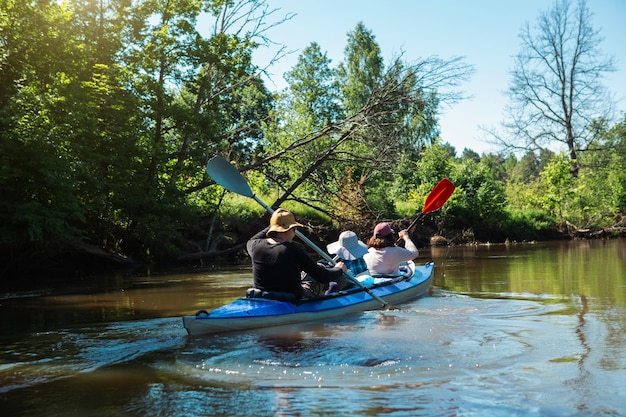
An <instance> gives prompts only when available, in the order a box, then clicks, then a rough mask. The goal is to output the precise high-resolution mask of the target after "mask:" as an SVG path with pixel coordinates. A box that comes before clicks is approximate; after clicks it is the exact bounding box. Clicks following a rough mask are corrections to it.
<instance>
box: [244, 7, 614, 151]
mask: <svg viewBox="0 0 626 417" xmlns="http://www.w3.org/2000/svg"><path fill="white" fill-rule="evenodd" d="M267 1H268V4H269V7H270V9H279V10H278V11H277V12H276V13H277V16H283V15H285V14H287V13H295V16H294V17H293V18H291V19H290V20H288V21H286V22H283V23H281V24H280V25H277V26H275V27H273V28H271V29H269V30H268V32H267V33H266V35H267V36H268V37H269V38H270V39H271V40H272V41H273V42H276V43H278V44H281V45H285V47H286V49H287V50H289V51H293V53H291V54H289V55H288V56H287V57H285V58H283V59H282V60H281V61H280V63H279V64H276V65H273V66H272V67H270V68H269V72H270V74H271V80H268V83H267V85H268V87H269V88H270V89H272V90H274V91H277V90H280V89H282V88H284V87H286V85H287V84H286V82H285V80H284V78H283V74H284V73H285V72H287V71H289V70H290V69H291V68H292V67H293V66H294V65H295V63H296V62H297V58H298V55H299V54H300V53H301V52H302V51H303V50H304V49H305V48H306V47H307V46H308V45H309V44H310V43H311V42H317V43H318V44H319V45H320V48H321V50H322V51H323V52H325V53H326V54H327V57H328V58H329V59H330V60H331V64H330V65H331V66H332V67H335V66H336V65H337V64H338V63H339V62H341V61H342V60H343V52H344V48H345V46H346V43H347V33H348V32H350V31H352V30H354V28H355V27H356V25H357V23H359V22H363V24H364V25H365V27H366V28H367V29H368V30H370V31H371V33H372V34H373V35H374V37H375V40H376V42H377V43H378V45H379V46H380V49H381V55H382V57H383V59H384V62H385V64H388V63H389V62H391V60H392V58H394V57H396V56H398V55H399V54H401V53H402V54H403V57H404V60H405V61H406V62H416V61H418V60H420V59H423V58H427V57H432V56H437V57H439V58H441V59H444V60H449V59H452V58H454V57H464V62H465V63H466V64H470V65H472V66H473V67H474V70H475V73H474V75H473V76H472V77H471V79H470V81H469V82H467V83H464V84H463V85H461V87H460V88H461V89H462V90H463V93H464V95H466V96H467V97H469V98H467V99H465V100H463V101H461V102H459V103H456V104H454V105H453V106H451V107H450V108H442V109H441V111H442V114H441V115H440V119H439V121H440V123H439V125H440V129H441V138H442V140H443V141H444V142H448V143H449V144H451V145H452V146H454V147H455V148H456V150H457V154H459V155H460V154H461V153H462V152H463V150H464V149H465V148H469V149H472V150H474V151H476V152H478V153H483V152H495V151H497V150H498V149H497V148H496V147H494V145H491V144H489V143H488V141H487V139H488V135H487V134H486V133H485V132H484V129H485V128H486V129H493V128H495V129H499V125H500V123H501V122H502V121H503V120H504V117H505V115H504V108H505V105H506V103H507V98H506V97H505V96H504V95H503V92H504V91H505V90H506V89H507V87H508V84H509V81H510V77H509V71H510V70H511V69H512V68H513V56H514V55H515V54H516V53H518V52H519V50H520V47H521V43H520V41H519V38H518V35H519V33H520V29H521V28H522V26H523V25H524V24H525V23H529V24H530V25H531V26H533V25H534V24H535V23H536V22H537V18H538V17H539V14H540V12H545V11H548V10H549V9H550V8H551V7H552V5H553V0H507V1H504V0H389V1H381V0H267ZM588 6H589V8H590V10H591V12H592V13H593V17H592V21H591V22H592V25H593V27H594V28H595V29H596V30H599V31H600V36H601V37H603V38H604V41H603V42H602V44H601V46H600V50H601V51H602V53H603V54H605V55H610V56H613V57H614V58H615V61H616V67H617V69H618V70H617V71H615V72H612V73H609V74H607V75H606V76H605V79H604V82H603V84H604V85H605V86H606V87H608V88H609V89H610V90H611V91H612V92H613V94H614V95H615V96H616V99H618V100H619V102H618V106H617V107H618V115H619V114H621V113H623V112H625V111H626V24H625V23H624V22H626V0H588ZM274 52H275V49H272V48H266V49H262V50H261V51H259V52H258V53H257V54H256V55H255V58H254V59H255V60H259V61H258V62H257V65H263V60H264V59H265V60H269V58H270V57H271V56H272V55H273V53H274ZM267 62H269V61H267Z"/></svg>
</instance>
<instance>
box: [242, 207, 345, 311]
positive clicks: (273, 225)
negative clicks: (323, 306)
mask: <svg viewBox="0 0 626 417" xmlns="http://www.w3.org/2000/svg"><path fill="white" fill-rule="evenodd" d="M296 227H302V225H301V224H300V223H298V222H296V219H295V217H294V215H293V214H292V213H291V212H290V211H288V210H285V209H282V208H279V209H278V210H276V211H275V212H274V213H273V214H272V217H271V218H270V225H269V227H266V228H265V229H263V230H261V231H260V232H259V233H257V234H256V235H254V236H252V238H250V240H248V243H247V245H246V249H247V250H248V253H249V254H250V256H251V257H252V273H253V276H254V288H255V289H257V290H259V291H260V292H261V293H265V294H267V295H268V296H269V297H270V298H274V297H273V295H274V296H275V295H276V294H285V293H286V294H290V295H293V299H294V300H297V299H301V298H303V297H305V296H307V295H308V294H305V291H304V289H303V288H302V285H301V274H302V272H305V273H307V274H308V275H309V276H311V277H313V278H314V279H315V280H316V281H319V282H321V283H324V284H327V283H329V282H331V281H337V280H339V279H340V278H341V277H342V275H343V273H344V272H345V271H346V267H345V266H344V264H343V262H338V263H337V264H336V265H335V266H334V267H332V268H325V267H323V266H322V265H320V264H318V263H317V262H316V261H315V260H314V259H313V258H311V257H310V256H309V254H308V253H307V252H306V251H305V250H304V249H303V248H302V247H301V246H300V245H298V244H296V243H295V242H293V239H294V237H295V236H296ZM276 298H278V297H276ZM286 298H289V297H286Z"/></svg>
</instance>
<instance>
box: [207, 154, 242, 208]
mask: <svg viewBox="0 0 626 417" xmlns="http://www.w3.org/2000/svg"><path fill="white" fill-rule="evenodd" d="M206 173H207V174H208V175H209V177H211V178H212V179H213V181H215V183H216V184H219V185H221V186H222V187H224V188H226V189H227V190H228V191H232V192H233V193H237V194H239V195H242V196H244V197H250V198H253V197H254V193H253V192H252V190H251V189H250V186H249V185H248V182H247V181H246V179H245V178H244V177H243V176H242V175H241V173H240V172H239V171H238V170H237V168H235V167H234V166H233V165H232V164H231V163H230V162H228V161H227V160H226V159H224V158H223V157H221V156H220V155H216V156H214V157H213V158H211V159H210V160H209V162H207V164H206Z"/></svg>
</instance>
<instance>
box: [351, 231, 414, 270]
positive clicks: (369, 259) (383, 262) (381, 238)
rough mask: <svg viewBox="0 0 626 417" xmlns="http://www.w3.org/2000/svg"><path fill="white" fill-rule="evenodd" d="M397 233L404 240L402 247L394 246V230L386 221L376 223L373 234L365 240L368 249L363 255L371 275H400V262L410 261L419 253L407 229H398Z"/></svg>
mask: <svg viewBox="0 0 626 417" xmlns="http://www.w3.org/2000/svg"><path fill="white" fill-rule="evenodd" d="M398 235H399V236H400V238H401V239H403V240H404V248H402V247H400V246H396V239H395V236H394V230H393V229H392V228H391V226H389V224H388V223H378V224H377V225H376V227H375V228H374V234H373V235H372V237H370V238H369V240H368V241H367V246H368V247H369V251H368V252H367V254H365V256H364V257H363V258H364V259H365V263H366V264H367V269H369V272H370V274H371V275H391V276H397V275H400V271H399V266H400V262H406V261H410V260H411V259H414V258H415V257H417V255H419V251H418V250H417V247H416V246H415V244H414V243H413V241H412V240H411V238H410V237H409V232H408V231H406V230H400V232H398Z"/></svg>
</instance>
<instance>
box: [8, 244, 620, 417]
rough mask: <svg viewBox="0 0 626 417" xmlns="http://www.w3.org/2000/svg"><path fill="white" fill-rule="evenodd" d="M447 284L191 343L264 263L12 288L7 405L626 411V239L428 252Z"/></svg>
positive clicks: (86, 411) (424, 254) (229, 410)
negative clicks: (395, 300) (195, 327)
mask: <svg viewBox="0 0 626 417" xmlns="http://www.w3.org/2000/svg"><path fill="white" fill-rule="evenodd" d="M430 260H433V261H434V262H435V281H434V285H433V288H432V292H431V294H430V295H428V296H426V297H423V298H420V299H417V300H413V301H410V302H408V303H405V304H402V305H401V306H399V307H400V309H398V310H386V311H367V312H364V313H362V314H358V315H354V316H349V317H345V318H342V319H341V320H338V321H333V322H328V323H317V324H306V325H298V326H289V327H282V328H273V329H265V330H262V331H255V332H247V333H235V334H223V335H213V336H201V337H190V336H187V334H186V331H185V329H184V328H183V326H182V320H181V318H180V317H181V316H182V315H190V314H194V313H195V312H196V311H197V310H198V309H200V308H203V309H211V308H215V307H218V306H220V305H222V304H225V303H227V302H229V301H231V300H233V299H235V298H237V297H239V296H241V295H243V293H244V291H245V289H246V288H248V287H249V285H250V282H251V274H250V270H249V268H240V269H236V270H225V271H214V272H210V273H205V272H203V273H197V274H177V275H164V276H151V277H132V278H130V277H122V276H117V277H108V278H107V279H105V280H99V282H98V283H94V282H93V280H91V281H90V280H84V281H82V282H81V283H78V284H76V285H74V286H73V287H72V288H70V289H66V290H64V291H63V292H60V291H58V290H54V289H46V288H40V289H37V290H29V291H25V290H20V291H11V292H8V293H6V292H5V293H2V294H0V414H1V415H2V416H81V417H82V416H121V415H124V416H186V417H188V416H230V417H232V416H256V417H261V416H324V415H337V414H339V415H358V416H481V417H482V416H625V415H626V337H625V334H626V333H625V330H626V241H624V240H609V241H599V240H598V241H568V242H549V243H537V244H524V245H510V246H504V245H491V246H476V247H452V248H424V249H422V250H421V253H420V256H419V257H418V259H417V260H416V261H417V263H424V262H426V261H430Z"/></svg>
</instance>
